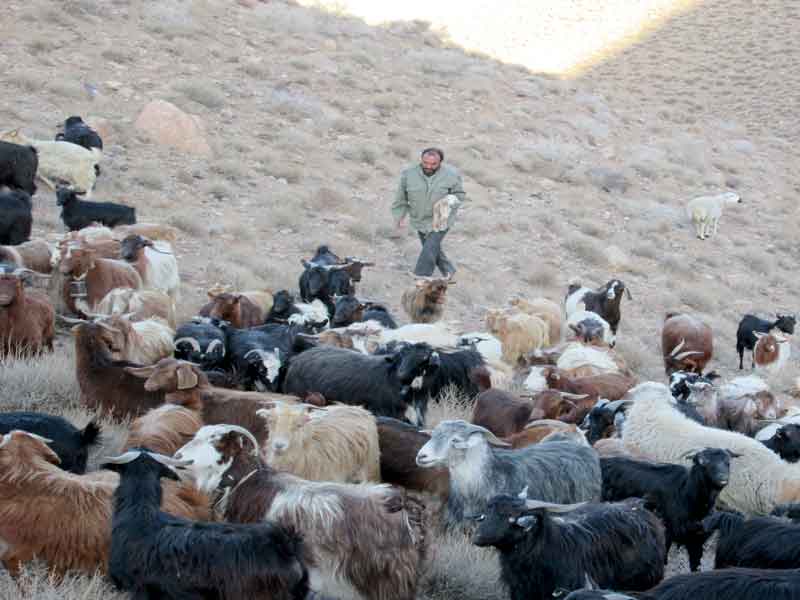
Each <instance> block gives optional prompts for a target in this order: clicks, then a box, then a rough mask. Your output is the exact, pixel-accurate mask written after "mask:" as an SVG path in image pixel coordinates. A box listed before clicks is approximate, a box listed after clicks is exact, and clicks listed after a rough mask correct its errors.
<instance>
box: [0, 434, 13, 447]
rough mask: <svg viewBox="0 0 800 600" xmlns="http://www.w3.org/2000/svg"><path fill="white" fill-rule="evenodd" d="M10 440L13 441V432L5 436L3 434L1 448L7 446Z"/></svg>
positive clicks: (0, 441)
mask: <svg viewBox="0 0 800 600" xmlns="http://www.w3.org/2000/svg"><path fill="white" fill-rule="evenodd" d="M10 441H11V432H9V433H7V434H5V435H4V436H2V438H0V448H2V447H3V446H6V445H7V444H8V442H10Z"/></svg>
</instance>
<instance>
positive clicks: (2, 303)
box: [0, 268, 56, 356]
mask: <svg viewBox="0 0 800 600" xmlns="http://www.w3.org/2000/svg"><path fill="white" fill-rule="evenodd" d="M31 274H33V271H30V270H28V269H14V270H13V271H7V270H5V269H2V268H0V356H4V355H6V354H7V353H8V354H15V353H21V354H25V355H29V354H38V353H39V352H42V351H44V350H47V351H50V352H52V350H53V338H54V337H55V314H56V313H55V310H54V309H53V306H52V304H50V301H49V300H48V299H47V297H46V296H45V295H44V294H43V293H41V292H39V291H37V290H32V289H25V286H24V279H25V278H26V277H27V276H29V275H31Z"/></svg>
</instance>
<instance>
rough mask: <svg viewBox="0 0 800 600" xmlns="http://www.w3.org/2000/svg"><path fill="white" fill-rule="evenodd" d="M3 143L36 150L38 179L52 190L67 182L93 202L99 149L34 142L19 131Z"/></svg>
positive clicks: (1, 137)
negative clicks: (58, 184)
mask: <svg viewBox="0 0 800 600" xmlns="http://www.w3.org/2000/svg"><path fill="white" fill-rule="evenodd" d="M0 140H2V141H4V142H10V143H12V144H20V145H22V146H33V147H34V148H36V152H37V153H38V155H39V168H38V169H37V171H36V175H37V176H38V177H39V179H41V180H42V181H43V182H44V183H45V184H46V185H47V186H48V187H50V188H51V189H53V190H54V189H56V184H57V183H59V182H64V183H67V184H69V185H70V186H72V188H73V189H74V190H75V191H76V192H78V193H81V194H85V195H86V197H87V198H89V197H90V196H91V194H92V190H93V189H94V182H95V180H96V179H97V172H96V170H95V167H96V166H97V164H98V163H99V162H100V158H101V155H102V153H101V152H100V151H99V150H98V149H96V148H95V149H93V150H87V149H86V148H84V147H83V146H78V145H77V144H72V143H70V142H54V141H45V140H34V139H31V138H29V137H28V136H26V135H25V134H23V133H22V132H21V131H20V130H19V129H14V130H12V131H7V132H5V133H3V134H0Z"/></svg>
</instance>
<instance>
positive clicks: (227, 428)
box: [221, 425, 259, 456]
mask: <svg viewBox="0 0 800 600" xmlns="http://www.w3.org/2000/svg"><path fill="white" fill-rule="evenodd" d="M221 427H222V428H223V430H224V431H225V433H228V432H229V431H233V432H234V433H241V434H242V435H243V436H244V437H246V438H247V439H248V440H250V441H251V442H252V443H253V456H258V450H259V445H258V440H257V439H256V436H254V435H253V434H252V433H250V431H249V430H248V429H245V428H244V427H240V426H239V425H222V426H221Z"/></svg>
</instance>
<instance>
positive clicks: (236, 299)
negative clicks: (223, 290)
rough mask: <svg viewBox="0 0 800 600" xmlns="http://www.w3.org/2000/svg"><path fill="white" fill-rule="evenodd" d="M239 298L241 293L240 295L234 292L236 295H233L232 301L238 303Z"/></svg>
mask: <svg viewBox="0 0 800 600" xmlns="http://www.w3.org/2000/svg"><path fill="white" fill-rule="evenodd" d="M241 299H242V295H241V294H236V295H235V296H234V297H233V301H234V303H236V304H238V303H239V300H241Z"/></svg>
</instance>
